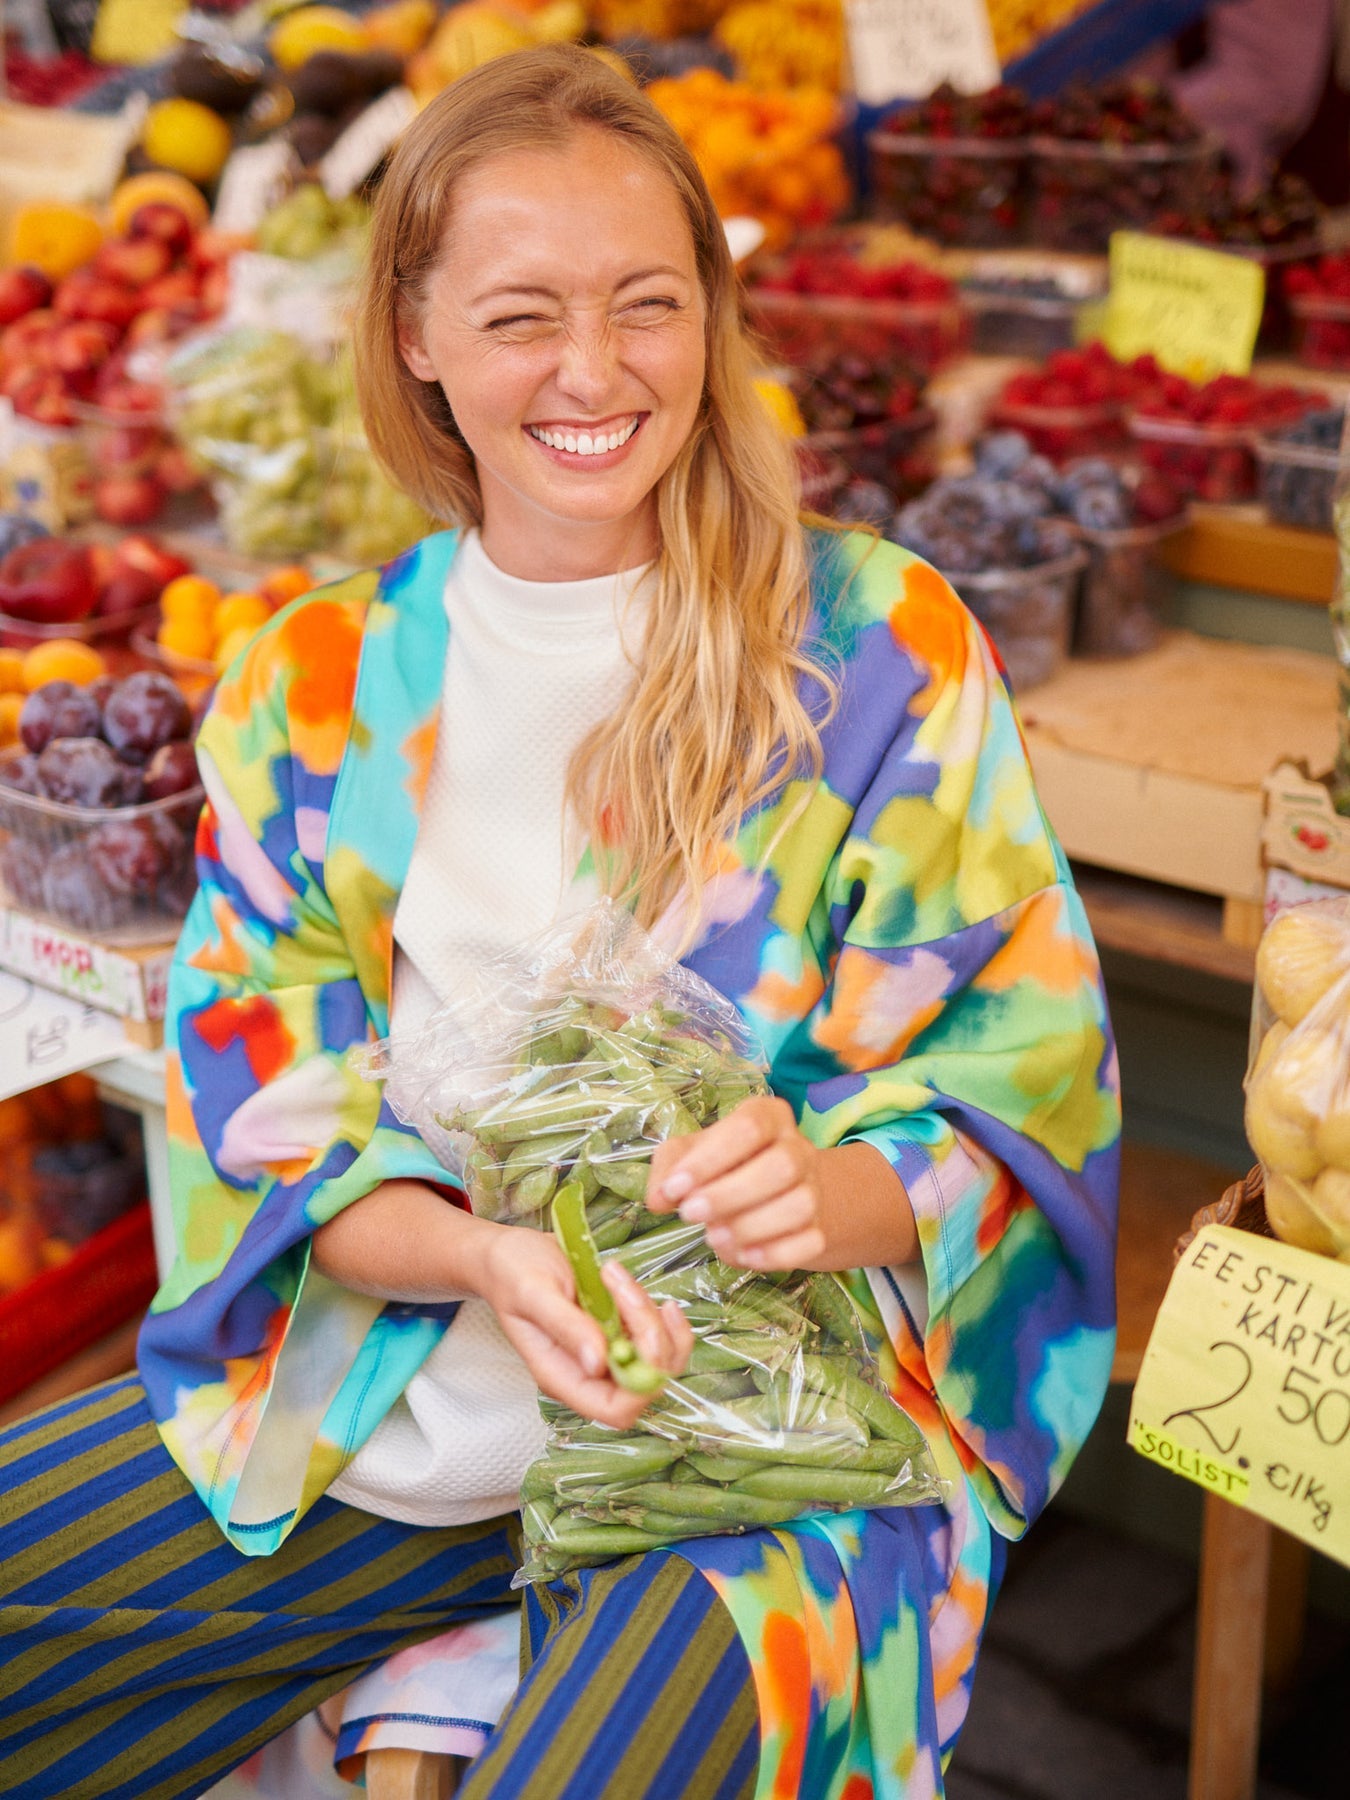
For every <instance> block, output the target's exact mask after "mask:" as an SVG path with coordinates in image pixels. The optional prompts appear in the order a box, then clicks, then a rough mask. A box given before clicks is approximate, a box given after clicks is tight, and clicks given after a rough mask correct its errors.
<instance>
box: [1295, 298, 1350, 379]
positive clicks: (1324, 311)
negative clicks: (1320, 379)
mask: <svg viewBox="0 0 1350 1800" xmlns="http://www.w3.org/2000/svg"><path fill="white" fill-rule="evenodd" d="M1289 311H1290V313H1291V315H1292V317H1293V333H1294V346H1293V347H1294V355H1295V356H1296V357H1297V358H1298V360H1299V361H1300V362H1301V363H1306V364H1307V365H1308V366H1309V367H1310V368H1313V369H1341V370H1347V371H1350V299H1342V298H1341V297H1340V296H1339V295H1337V294H1291V295H1290V296H1289Z"/></svg>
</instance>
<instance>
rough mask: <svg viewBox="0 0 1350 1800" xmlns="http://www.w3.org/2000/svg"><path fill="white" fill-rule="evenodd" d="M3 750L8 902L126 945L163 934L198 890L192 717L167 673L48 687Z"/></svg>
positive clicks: (24, 712) (2, 829)
mask: <svg viewBox="0 0 1350 1800" xmlns="http://www.w3.org/2000/svg"><path fill="white" fill-rule="evenodd" d="M18 723H19V743H18V744H17V745H15V746H13V747H12V748H10V749H8V750H6V751H4V752H0V881H3V884H4V889H5V893H6V896H7V898H8V901H9V903H10V905H12V906H16V907H18V908H19V909H21V910H22V911H25V912H35V913H38V914H42V915H47V916H50V917H52V918H54V919H55V920H57V921H58V922H59V923H60V924H62V925H67V926H70V927H72V928H74V929H75V930H77V931H92V932H97V933H100V934H102V933H106V932H111V931H116V932H118V933H119V936H120V939H121V941H124V942H127V941H133V939H134V938H135V937H138V936H139V937H144V936H147V935H148V936H151V937H154V936H163V935H165V925H166V920H168V921H171V920H173V919H177V918H181V917H182V915H183V913H184V912H185V911H186V909H187V904H188V902H189V900H190V899H191V896H192V890H193V886H194V877H193V863H192V837H193V833H194V831H195V827H196V819H197V811H198V808H199V806H200V803H201V787H200V784H199V781H198V776H197V764H196V758H195V756H194V754H193V750H192V745H191V742H190V741H189V738H190V733H191V730H192V714H191V711H190V708H189V706H188V702H187V700H186V698H185V697H184V695H183V693H182V691H181V689H180V688H179V687H178V686H177V685H176V683H175V682H174V681H173V680H172V679H171V678H170V677H169V676H168V675H165V674H162V673H160V672H159V671H158V670H153V669H139V670H136V671H135V672H134V673H132V674H130V675H127V676H125V677H124V678H123V679H122V680H120V681H115V680H113V679H112V678H111V677H109V676H101V677H98V678H96V679H95V680H93V681H90V682H88V683H86V684H84V685H78V684H77V683H76V682H74V681H70V680H51V681H46V682H44V683H43V684H42V685H41V686H40V687H37V688H35V689H34V690H33V691H32V692H31V693H30V694H29V695H28V696H27V698H26V699H25V700H24V702H23V706H22V709H21V711H20V713H19V722H18Z"/></svg>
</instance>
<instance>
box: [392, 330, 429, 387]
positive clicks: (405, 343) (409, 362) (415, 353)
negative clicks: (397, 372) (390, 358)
mask: <svg viewBox="0 0 1350 1800" xmlns="http://www.w3.org/2000/svg"><path fill="white" fill-rule="evenodd" d="M398 351H399V355H400V356H401V357H402V358H403V361H404V364H405V366H406V367H407V368H408V370H409V371H410V372H411V373H412V374H413V375H415V376H416V377H417V379H418V380H419V381H435V379H436V370H435V367H434V366H433V364H432V361H431V358H430V357H429V356H428V355H427V352H426V346H425V345H424V344H423V342H422V337H421V333H420V332H418V331H417V330H416V329H415V328H413V327H412V326H409V325H400V326H399V328H398Z"/></svg>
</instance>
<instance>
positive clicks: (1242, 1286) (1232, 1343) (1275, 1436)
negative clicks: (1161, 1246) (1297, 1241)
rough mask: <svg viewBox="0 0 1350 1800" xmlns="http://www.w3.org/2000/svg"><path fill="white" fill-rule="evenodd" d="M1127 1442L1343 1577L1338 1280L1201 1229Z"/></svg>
mask: <svg viewBox="0 0 1350 1800" xmlns="http://www.w3.org/2000/svg"><path fill="white" fill-rule="evenodd" d="M1129 1441H1130V1443H1131V1444H1132V1445H1133V1447H1134V1448H1135V1449H1136V1450H1138V1451H1139V1453H1140V1454H1141V1455H1142V1456H1146V1457H1148V1458H1149V1459H1150V1460H1151V1461H1152V1462H1156V1463H1159V1464H1161V1466H1162V1467H1163V1468H1165V1469H1171V1470H1172V1472H1173V1474H1175V1475H1184V1476H1185V1477H1186V1478H1187V1480H1189V1481H1194V1482H1197V1483H1199V1485H1200V1486H1201V1487H1204V1488H1208V1489H1209V1491H1210V1492H1211V1493H1215V1494H1220V1495H1222V1496H1223V1498H1224V1499H1225V1500H1231V1501H1232V1502H1233V1503H1234V1504H1235V1505H1237V1506H1242V1507H1245V1508H1246V1509H1247V1510H1248V1511H1249V1512H1254V1513H1258V1514H1259V1515H1260V1516H1261V1517H1262V1518H1263V1519H1268V1520H1269V1521H1270V1522H1271V1524H1272V1525H1278V1526H1279V1527H1280V1529H1281V1530H1282V1531H1287V1532H1289V1533H1291V1535H1292V1536H1294V1537H1298V1538H1302V1539H1304V1540H1305V1542H1307V1543H1309V1544H1312V1545H1314V1546H1315V1547H1316V1548H1317V1549H1318V1550H1322V1551H1325V1552H1326V1554H1327V1555H1328V1556H1331V1557H1334V1558H1335V1559H1336V1561H1337V1562H1342V1563H1347V1564H1350V1267H1347V1266H1346V1265H1345V1264H1344V1263H1338V1262H1334V1261H1332V1260H1331V1258H1330V1257H1326V1256H1315V1255H1313V1253H1312V1252H1311V1251H1308V1250H1298V1249H1295V1248H1294V1246H1293V1245H1292V1244H1281V1243H1276V1242H1274V1241H1272V1240H1270V1239H1267V1238H1258V1237H1254V1236H1253V1235H1252V1233H1251V1232H1248V1231H1234V1230H1233V1229H1232V1228H1231V1227H1229V1226H1225V1225H1207V1226H1206V1227H1205V1229H1204V1230H1203V1231H1202V1232H1200V1233H1199V1235H1198V1236H1197V1237H1196V1239H1195V1242H1194V1243H1193V1244H1191V1246H1190V1247H1189V1249H1187V1251H1186V1253H1185V1254H1184V1256H1183V1257H1182V1259H1181V1261H1180V1262H1179V1263H1178V1265H1177V1267H1176V1269H1175V1271H1174V1272H1173V1275H1172V1280H1171V1283H1170V1285H1169V1286H1168V1289H1167V1295H1166V1298H1165V1299H1164V1300H1163V1303H1162V1308H1161V1310H1160V1311H1159V1313H1158V1318H1157V1322H1156V1324H1155V1325H1154V1327H1153V1335H1152V1336H1151V1337H1150V1339H1149V1345H1148V1350H1147V1352H1146V1353H1145V1356H1144V1364H1143V1368H1142V1369H1141V1370H1140V1374H1139V1380H1138V1382H1137V1384H1136V1386H1135V1390H1134V1398H1133V1401H1132V1403H1131V1407H1130V1427H1129Z"/></svg>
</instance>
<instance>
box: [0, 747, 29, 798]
mask: <svg viewBox="0 0 1350 1800" xmlns="http://www.w3.org/2000/svg"><path fill="white" fill-rule="evenodd" d="M0 787H7V788H10V789H12V790H13V791H14V792H15V793H18V794H36V793H37V791H38V772H37V758H36V756H34V755H33V754H32V752H31V751H24V752H23V753H21V754H20V755H18V756H7V757H5V758H4V759H3V761H0Z"/></svg>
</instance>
